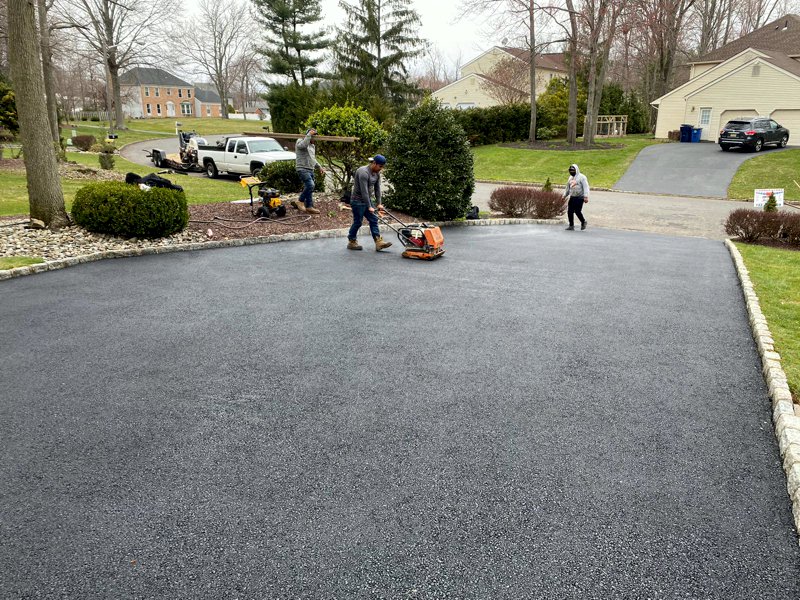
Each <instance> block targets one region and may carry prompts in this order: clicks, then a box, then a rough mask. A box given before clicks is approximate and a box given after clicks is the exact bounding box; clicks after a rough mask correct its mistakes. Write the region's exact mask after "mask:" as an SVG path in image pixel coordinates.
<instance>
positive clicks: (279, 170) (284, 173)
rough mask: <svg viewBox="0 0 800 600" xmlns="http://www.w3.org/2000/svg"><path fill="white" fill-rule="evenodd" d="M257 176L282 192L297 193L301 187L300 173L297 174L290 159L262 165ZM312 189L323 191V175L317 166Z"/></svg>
mask: <svg viewBox="0 0 800 600" xmlns="http://www.w3.org/2000/svg"><path fill="white" fill-rule="evenodd" d="M258 177H259V178H260V179H261V181H264V182H266V183H267V185H269V187H271V188H275V189H276V190H278V191H279V192H281V193H283V194H292V193H297V192H300V191H302V189H303V182H302V181H301V180H300V175H298V174H297V169H296V168H295V163H294V161H291V160H279V161H276V162H273V163H269V164H267V165H264V167H263V168H262V169H261V173H259V174H258ZM314 190H315V191H317V192H324V191H325V176H324V175H323V174H322V169H320V168H319V167H317V168H316V169H315V170H314Z"/></svg>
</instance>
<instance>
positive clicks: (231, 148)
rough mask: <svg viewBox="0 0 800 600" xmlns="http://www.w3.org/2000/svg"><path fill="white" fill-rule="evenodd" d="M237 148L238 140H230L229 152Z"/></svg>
mask: <svg viewBox="0 0 800 600" xmlns="http://www.w3.org/2000/svg"><path fill="white" fill-rule="evenodd" d="M235 149H236V140H231V141H229V142H228V152H233V151H234V150H235Z"/></svg>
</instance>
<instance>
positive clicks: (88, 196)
mask: <svg viewBox="0 0 800 600" xmlns="http://www.w3.org/2000/svg"><path fill="white" fill-rule="evenodd" d="M72 216H73V218H74V219H75V222H76V223H77V224H78V225H80V226H81V227H84V228H85V229H88V230H89V231H95V232H98V233H109V234H112V235H118V236H121V237H141V238H157V237H164V236H167V235H172V234H173V233H176V232H178V231H181V230H182V229H183V228H185V227H186V224H187V223H188V222H189V210H188V208H187V206H186V196H185V194H184V193H183V192H179V191H176V190H168V189H164V188H155V187H154V188H151V189H150V190H149V191H146V192H145V191H143V190H141V189H139V187H138V186H135V185H128V184H125V183H120V182H102V183H90V184H89V185H86V186H84V187H82V188H81V189H79V190H78V191H77V193H76V194H75V200H74V201H73V203H72Z"/></svg>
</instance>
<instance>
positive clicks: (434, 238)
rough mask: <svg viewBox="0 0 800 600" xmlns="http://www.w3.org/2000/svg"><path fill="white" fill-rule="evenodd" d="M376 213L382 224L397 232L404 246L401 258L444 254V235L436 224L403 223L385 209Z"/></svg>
mask: <svg viewBox="0 0 800 600" xmlns="http://www.w3.org/2000/svg"><path fill="white" fill-rule="evenodd" d="M376 214H377V215H378V219H380V221H381V222H382V223H383V224H384V225H386V226H387V227H389V229H391V230H392V231H394V232H395V233H396V234H397V239H398V240H400V243H401V244H403V246H404V247H405V250H404V251H403V255H402V256H403V258H415V259H417V260H434V259H436V258H439V257H440V256H442V255H443V254H444V236H443V235H442V230H441V229H439V227H438V226H436V225H428V224H427V223H409V224H405V223H403V222H402V221H401V220H400V219H398V218H397V217H395V216H394V215H393V214H392V213H390V212H389V211H387V210H382V211H380V212H378V213H376ZM387 217H388V218H387ZM389 219H391V221H390V220H389ZM395 225H396V226H395Z"/></svg>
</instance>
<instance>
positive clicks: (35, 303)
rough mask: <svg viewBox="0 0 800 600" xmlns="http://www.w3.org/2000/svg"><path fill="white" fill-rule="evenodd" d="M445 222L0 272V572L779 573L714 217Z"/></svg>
mask: <svg viewBox="0 0 800 600" xmlns="http://www.w3.org/2000/svg"><path fill="white" fill-rule="evenodd" d="M445 237H446V244H447V254H446V255H445V257H444V258H442V259H440V260H438V261H436V262H432V263H420V262H414V261H406V260H402V259H401V258H400V257H399V252H398V251H397V249H396V248H392V249H391V251H390V252H385V253H381V254H376V253H375V252H368V251H364V252H348V251H347V250H345V248H344V245H345V244H344V241H343V240H341V239H323V240H316V241H309V242H304V243H282V244H269V245H265V246H250V247H245V248H232V249H225V250H215V251H204V252H192V253H180V254H170V255H163V256H148V257H139V258H135V259H125V260H113V261H111V260H110V261H104V262H98V263H92V264H86V265H82V266H79V267H75V268H71V269H68V270H63V271H56V272H50V273H46V274H43V275H37V276H33V277H25V278H20V279H15V280H10V281H7V282H3V283H2V284H0V291H1V292H2V297H3V302H2V303H0V321H1V324H2V326H1V327H0V348H2V349H3V360H2V361H0V378H2V382H3V393H2V399H1V400H0V480H2V486H0V515H2V520H1V521H0V562H1V563H2V565H3V568H2V570H0V597H3V598H22V597H26V598H27V597H36V598H39V597H42V598H46V597H47V598H49V597H70V598H108V597H113V598H143V597H160V598H166V597H169V598H188V597H206V598H401V597H402V598H405V597H420V598H559V599H561V598H576V599H578V598H580V599H585V598H602V599H607V598H665V599H666V598H670V599H672V598H703V599H716V598H719V599H726V600H729V599H731V598H734V599H736V598H742V599H744V598H747V599H752V598H797V597H800V578H798V577H797V573H798V567H800V549H799V548H798V544H797V536H796V533H795V531H794V530H793V525H792V518H791V513H790V504H789V498H788V495H787V492H786V482H785V478H784V474H783V472H782V469H781V464H780V457H779V454H778V450H777V445H776V442H775V439H774V435H773V431H772V426H771V421H770V411H769V400H768V397H767V391H766V389H765V386H764V381H763V379H762V376H761V373H760V369H759V365H760V363H759V358H758V354H757V352H756V349H755V346H754V343H753V340H752V337H751V335H750V330H749V327H748V323H747V318H746V312H745V307H744V302H743V300H742V295H741V291H740V288H739V284H738V280H737V278H736V275H735V272H734V269H733V266H732V263H731V260H730V257H729V256H728V253H727V251H726V249H725V248H724V246H723V245H722V244H721V243H719V242H714V241H710V240H702V239H695V238H669V237H662V236H658V235H652V234H642V233H633V232H618V231H610V230H603V229H589V230H587V231H586V232H565V231H564V230H563V227H548V226H514V227H470V228H463V229H455V228H451V229H447V230H446V231H445Z"/></svg>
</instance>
